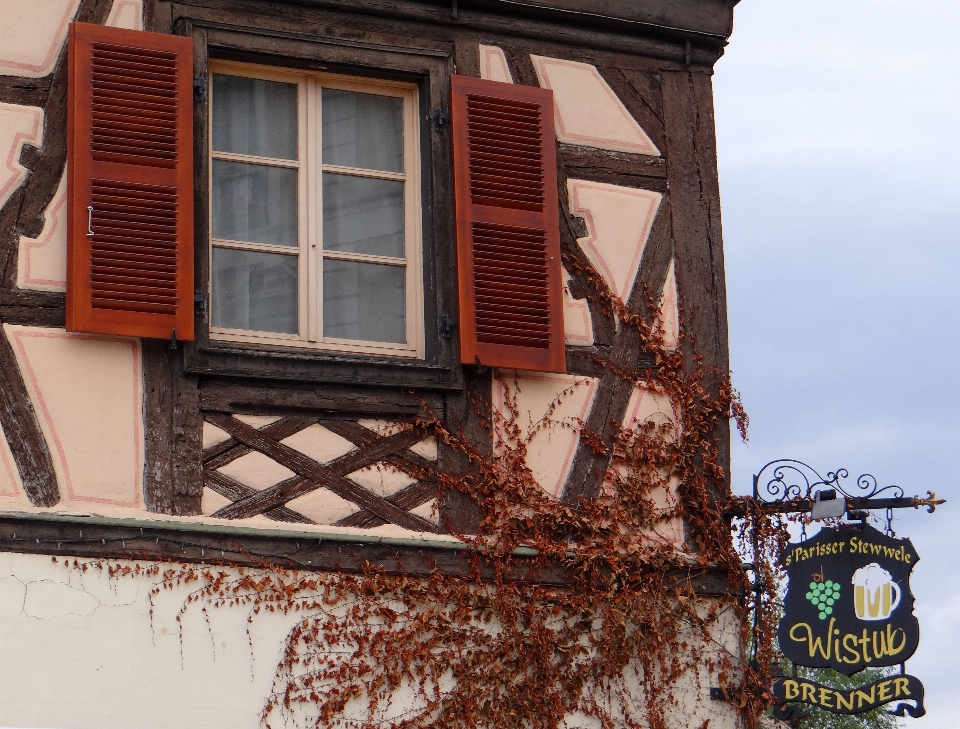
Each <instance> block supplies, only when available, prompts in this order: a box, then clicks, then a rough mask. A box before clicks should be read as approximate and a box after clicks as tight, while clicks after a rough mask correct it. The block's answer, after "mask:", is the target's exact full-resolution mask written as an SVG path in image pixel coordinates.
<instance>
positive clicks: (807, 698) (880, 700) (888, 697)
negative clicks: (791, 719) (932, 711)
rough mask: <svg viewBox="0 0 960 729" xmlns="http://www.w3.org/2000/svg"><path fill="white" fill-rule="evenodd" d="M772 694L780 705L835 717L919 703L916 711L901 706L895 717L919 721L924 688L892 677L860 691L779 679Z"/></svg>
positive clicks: (907, 679)
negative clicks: (817, 710)
mask: <svg viewBox="0 0 960 729" xmlns="http://www.w3.org/2000/svg"><path fill="white" fill-rule="evenodd" d="M773 694H774V696H776V697H777V698H778V699H779V700H780V701H781V703H786V702H801V703H805V704H811V705H813V706H818V707H819V708H821V709H826V710H827V711H830V712H832V713H834V714H860V713H863V712H865V711H870V710H871V709H876V708H877V707H878V706H883V705H884V704H889V703H890V702H891V701H916V702H917V705H916V707H913V706H911V705H910V704H903V703H901V704H899V705H898V706H897V708H896V709H895V710H894V712H893V713H894V714H897V715H898V716H903V715H904V713H907V714H910V716H912V717H914V718H919V717H921V716H923V715H924V714H925V713H926V710H925V709H924V707H923V684H922V683H920V679H918V678H916V677H914V676H907V675H901V676H889V677H887V678H883V679H880V680H879V681H874V682H873V683H870V684H867V685H866V686H861V687H859V688H850V689H836V688H832V687H831V686H824V685H823V684H820V683H817V682H816V681H811V680H809V679H806V678H801V677H797V676H794V677H786V678H780V679H777V681H776V683H774V684H773Z"/></svg>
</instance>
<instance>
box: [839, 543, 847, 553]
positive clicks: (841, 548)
mask: <svg viewBox="0 0 960 729" xmlns="http://www.w3.org/2000/svg"><path fill="white" fill-rule="evenodd" d="M845 544H846V543H845V542H840V551H841V552H843V547H844V545H845Z"/></svg>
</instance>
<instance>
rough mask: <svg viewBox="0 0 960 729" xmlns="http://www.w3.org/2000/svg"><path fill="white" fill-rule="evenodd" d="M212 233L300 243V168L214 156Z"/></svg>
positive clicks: (293, 244)
mask: <svg viewBox="0 0 960 729" xmlns="http://www.w3.org/2000/svg"><path fill="white" fill-rule="evenodd" d="M213 237H214V238H224V239H226V240H242V241H248V242H251V243H273V244H275V245H281V246H295V245H297V171H296V170H293V169H289V168H286V167H266V166H264V165H253V164H247V163H246V162H227V161H225V160H219V159H215V160H214V161H213Z"/></svg>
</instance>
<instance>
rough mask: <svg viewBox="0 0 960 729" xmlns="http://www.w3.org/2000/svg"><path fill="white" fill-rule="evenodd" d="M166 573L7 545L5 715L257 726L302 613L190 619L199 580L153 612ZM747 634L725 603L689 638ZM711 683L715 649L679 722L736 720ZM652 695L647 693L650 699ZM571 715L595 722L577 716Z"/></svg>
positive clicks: (4, 719) (731, 646)
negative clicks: (123, 571) (112, 570)
mask: <svg viewBox="0 0 960 729" xmlns="http://www.w3.org/2000/svg"><path fill="white" fill-rule="evenodd" d="M121 564H126V565H127V566H130V567H133V566H135V563H132V562H129V563H121ZM218 569H219V568H218ZM225 571H226V572H227V573H228V574H231V571H230V570H229V568H226V569H225ZM233 574H235V573H233ZM155 584H156V578H155V577H146V576H138V577H130V578H122V579H110V578H109V577H107V576H105V573H104V572H103V571H101V570H100V569H97V568H91V569H88V570H87V571H86V572H81V571H79V570H76V569H72V568H68V567H64V566H63V565H62V564H55V563H53V561H52V560H51V558H50V557H49V556H44V555H22V554H13V553H0V726H8V727H36V728H37V729H46V728H48V727H49V728H51V729H131V727H136V728H137V729H181V728H182V727H190V728H191V729H207V728H209V729H223V727H230V728H231V729H257V728H258V727H259V726H260V711H261V709H262V708H263V703H264V700H265V698H266V697H267V695H268V693H269V692H270V691H271V690H272V689H273V687H274V686H273V679H274V671H275V669H276V666H277V663H278V662H279V660H280V658H281V651H282V649H283V644H284V639H285V637H286V634H287V633H288V631H289V630H290V629H291V628H292V627H293V625H294V624H295V623H296V622H297V621H298V620H299V618H300V615H299V614H295V615H290V616H283V615H280V614H277V613H267V612H266V611H262V612H261V613H260V614H259V615H258V616H257V617H255V618H254V620H253V621H252V622H251V623H249V624H248V622H247V616H248V614H249V613H248V610H246V609H244V608H238V607H223V608H218V609H213V610H210V611H208V617H209V623H208V622H206V621H205V618H204V615H203V613H202V612H201V610H200V609H199V608H197V607H195V608H194V609H190V610H188V611H186V612H185V613H184V615H183V617H182V621H181V622H180V623H179V624H178V622H177V620H176V616H177V614H178V612H179V610H180V607H181V605H182V604H183V602H184V600H185V599H186V598H187V597H188V595H189V594H190V591H191V590H193V589H195V588H196V583H192V584H191V585H190V586H183V585H181V586H179V587H176V588H174V589H172V590H164V591H161V592H160V594H158V595H157V596H156V598H155V600H154V609H153V614H152V616H151V614H150V613H151V603H150V599H149V596H150V592H151V590H152V588H153V587H154V585H155ZM706 607H707V606H706V604H705V605H704V608H703V610H702V612H703V613H704V614H705V613H706ZM248 627H249V637H248V633H247V630H248ZM736 635H737V631H736V622H735V620H733V618H732V616H730V615H728V614H723V613H721V615H720V616H719V618H718V619H717V620H716V622H715V624H714V627H713V628H712V630H711V636H710V640H708V641H703V639H702V638H700V637H699V636H697V635H695V634H694V633H693V631H690V632H689V634H685V635H681V636H680V637H679V638H678V639H679V640H687V641H688V642H689V643H690V644H691V645H692V647H693V648H694V649H695V650H697V651H698V652H699V651H702V653H698V655H702V656H703V657H704V658H707V657H713V656H718V655H719V654H720V653H721V652H723V651H729V652H730V653H731V654H732V655H738V654H737V652H736V651H737V645H738V644H737V638H736ZM711 685H716V679H715V677H714V676H712V675H711V673H710V671H709V669H708V668H707V662H706V660H698V661H696V666H695V667H694V668H692V669H690V670H688V671H687V674H686V675H685V676H684V677H683V678H682V679H681V680H680V681H678V682H676V683H675V689H674V691H675V694H676V696H677V698H678V700H679V701H680V702H681V706H678V707H677V708H676V709H675V710H673V711H671V712H670V713H671V716H670V717H669V720H668V725H669V726H671V727H676V728H677V729H681V728H683V727H691V726H700V725H701V724H702V723H703V721H705V720H706V719H709V720H710V727H711V729H727V728H729V729H733V727H735V726H736V718H735V715H734V711H733V709H732V708H731V707H730V705H728V704H726V703H724V702H717V701H710V699H709V698H708V696H709V693H708V692H709V687H710V686H711ZM397 699H398V700H397V701H396V702H395V703H394V704H393V705H392V706H391V707H390V709H391V713H393V714H395V715H398V714H400V712H402V711H403V710H404V708H407V707H409V706H411V704H412V700H411V699H412V696H411V695H410V694H409V693H407V695H406V697H397ZM641 699H642V695H641V694H640V692H636V694H635V702H633V703H635V704H636V707H637V708H639V709H640V710H642V704H641ZM358 718H359V717H358ZM566 725H567V726H568V727H570V728H571V729H573V728H574V727H577V728H580V727H583V728H585V727H588V726H592V725H591V724H590V723H589V722H588V721H586V720H584V719H583V718H581V717H576V716H570V717H568V718H567V721H566ZM288 726H291V728H292V725H288Z"/></svg>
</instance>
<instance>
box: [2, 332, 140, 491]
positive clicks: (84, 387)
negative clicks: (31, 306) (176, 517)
mask: <svg viewBox="0 0 960 729" xmlns="http://www.w3.org/2000/svg"><path fill="white" fill-rule="evenodd" d="M4 328H5V329H6V331H7V334H8V336H9V337H10V339H11V342H12V344H13V349H14V352H15V353H16V357H17V363H18V364H19V366H20V372H21V374H22V375H23V378H24V381H25V383H26V385H27V390H28V392H29V393H30V399H31V401H32V402H33V405H34V409H35V410H36V412H37V415H38V417H39V419H40V426H41V428H42V430H43V433H44V435H45V437H46V439H47V443H48V445H49V446H50V451H51V453H52V455H53V461H54V467H55V469H56V472H57V480H58V481H59V483H60V488H61V492H62V495H63V501H64V502H74V503H87V504H104V505H115V506H124V507H139V506H140V504H141V491H142V480H143V411H142V409H143V404H142V403H143V385H142V377H141V360H140V344H139V342H138V341H137V340H131V339H120V338H113V337H103V336H98V335H92V334H76V333H72V332H66V331H64V330H63V329H38V328H34V327H21V326H13V325H4Z"/></svg>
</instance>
